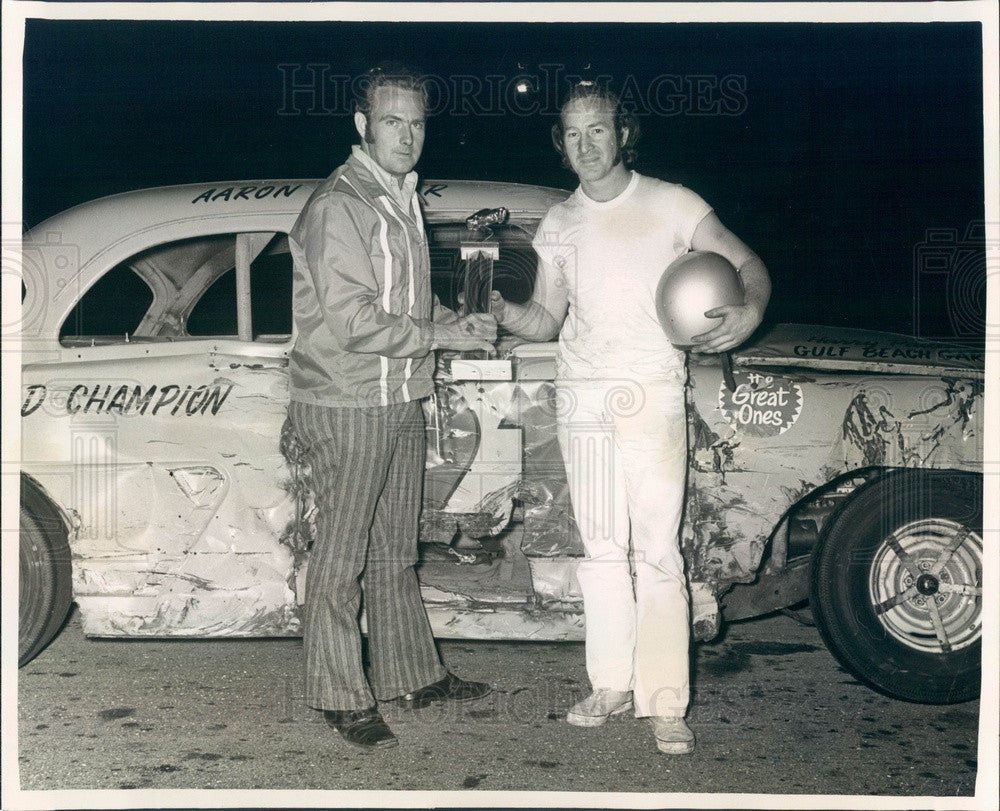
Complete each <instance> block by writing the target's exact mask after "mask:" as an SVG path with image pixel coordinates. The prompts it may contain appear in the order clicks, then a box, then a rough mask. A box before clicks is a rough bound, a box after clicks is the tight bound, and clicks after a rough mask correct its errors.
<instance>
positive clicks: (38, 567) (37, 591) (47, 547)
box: [17, 478, 73, 667]
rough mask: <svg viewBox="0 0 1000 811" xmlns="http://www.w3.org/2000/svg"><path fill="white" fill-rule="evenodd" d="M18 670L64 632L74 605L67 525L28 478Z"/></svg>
mask: <svg viewBox="0 0 1000 811" xmlns="http://www.w3.org/2000/svg"><path fill="white" fill-rule="evenodd" d="M18 587H19V594H18V604H19V605H18V645H17V666H18V667H22V666H23V665H25V664H27V663H28V662H30V661H31V660H32V659H33V658H34V657H35V656H37V655H38V654H39V653H40V652H41V650H42V648H44V647H45V646H46V645H47V644H48V643H49V642H50V641H51V640H52V638H53V637H54V636H55V635H56V634H57V633H58V631H59V629H60V628H61V627H62V624H63V622H64V621H65V619H66V615H67V614H68V613H69V608H70V605H71V604H72V602H73V585H72V576H71V568H70V550H69V543H68V541H67V538H66V526H65V524H63V522H62V519H61V518H60V517H59V514H58V513H57V512H56V510H55V508H54V507H53V506H52V505H51V503H49V502H48V500H47V499H46V498H45V497H44V496H43V495H42V493H41V492H40V491H39V489H38V487H37V485H34V484H33V483H32V482H31V481H29V480H28V479H25V478H22V479H21V521H20V565H19V580H18Z"/></svg>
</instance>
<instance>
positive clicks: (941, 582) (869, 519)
mask: <svg viewBox="0 0 1000 811" xmlns="http://www.w3.org/2000/svg"><path fill="white" fill-rule="evenodd" d="M982 514H983V501H982V478H981V477H980V476H976V475H973V474H967V473H957V472H953V471H936V470H903V471H895V472H893V473H890V474H887V475H885V476H883V477H881V478H879V479H877V480H875V481H874V482H871V483H870V484H868V485H866V486H864V487H863V488H861V489H860V490H859V491H857V492H856V493H855V494H854V495H853V496H852V497H851V498H850V499H849V500H848V501H847V502H846V503H845V505H844V506H843V507H842V508H841V509H840V510H839V511H838V512H837V514H836V515H835V516H834V517H833V519H832V520H831V522H830V524H829V526H828V528H827V529H826V531H825V532H824V533H823V537H822V538H821V539H820V542H819V545H818V546H817V548H816V552H815V558H814V561H813V571H812V584H811V602H812V607H813V613H814V615H815V617H816V621H817V625H818V626H819V628H820V631H821V632H822V634H823V638H824V640H825V641H826V644H827V646H828V647H829V648H830V650H831V651H832V652H833V654H834V655H835V656H836V657H837V658H838V659H839V660H840V662H841V663H842V664H843V665H844V666H845V667H847V668H848V669H849V670H850V671H851V672H852V673H853V674H854V675H856V676H857V677H859V678H860V679H862V680H863V681H865V682H867V683H868V684H870V685H872V686H873V687H875V688H876V689H878V690H880V691H882V692H884V693H886V694H888V695H890V696H893V697H895V698H902V699H906V700H909V701H919V702H924V703H931V704H948V703H956V702H960V701H968V700H970V699H973V698H975V697H976V696H977V695H978V694H979V682H980V656H981V635H982V592H983V539H982V526H983V518H982Z"/></svg>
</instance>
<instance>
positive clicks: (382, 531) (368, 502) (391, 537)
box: [288, 66, 496, 749]
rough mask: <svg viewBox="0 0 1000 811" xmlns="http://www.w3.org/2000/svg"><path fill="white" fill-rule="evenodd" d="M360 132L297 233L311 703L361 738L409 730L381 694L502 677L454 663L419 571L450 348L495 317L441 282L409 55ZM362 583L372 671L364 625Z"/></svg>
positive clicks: (429, 694)
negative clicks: (468, 306)
mask: <svg viewBox="0 0 1000 811" xmlns="http://www.w3.org/2000/svg"><path fill="white" fill-rule="evenodd" d="M364 79H365V80H364V81H363V82H362V87H361V91H360V93H359V95H358V98H357V99H356V105H357V111H356V113H355V116H354V122H355V126H356V127H357V130H358V134H359V135H360V136H361V143H360V145H356V146H355V147H354V148H353V151H352V154H351V156H350V157H349V158H348V160H347V162H346V163H345V164H344V165H343V166H341V167H340V168H338V169H337V170H336V171H335V172H334V173H333V174H332V175H331V176H330V177H329V178H327V180H326V181H324V182H323V183H321V184H320V185H319V186H318V187H317V189H316V191H315V192H314V193H313V195H312V197H311V198H310V199H309V201H308V203H306V206H305V208H304V209H303V211H302V213H301V214H300V215H299V218H298V220H297V221H296V223H295V226H294V227H293V228H292V231H291V232H290V234H289V238H288V241H289V246H290V249H291V252H292V257H293V263H294V270H293V312H294V318H295V324H296V328H297V337H296V341H295V346H294V348H293V350H292V352H291V355H290V358H289V375H290V396H291V404H290V406H289V419H290V421H291V423H292V427H293V429H294V431H295V434H296V436H297V438H298V440H299V441H300V442H301V443H302V444H303V445H304V447H305V449H306V455H307V459H308V461H309V463H310V466H311V470H312V479H313V482H312V483H313V490H314V492H315V496H316V507H317V521H316V529H317V532H316V540H315V542H314V544H313V548H312V551H311V555H310V560H309V569H308V574H307V577H306V606H305V634H304V636H305V649H306V701H307V702H308V703H309V704H310V705H311V706H313V707H315V708H317V709H320V710H323V711H324V717H325V718H326V720H327V722H328V723H329V724H330V725H331V726H332V727H334V728H335V729H337V731H338V732H340V734H341V735H342V736H343V737H344V739H345V740H347V741H348V742H349V743H352V744H354V745H357V746H360V747H363V748H366V749H376V748H384V747H388V746H394V745H395V744H396V743H397V740H396V738H395V736H394V735H393V734H392V732H391V730H390V729H389V728H388V726H387V725H386V724H385V722H384V720H383V719H382V717H381V715H380V714H379V712H378V709H377V707H376V703H375V702H376V699H378V700H389V699H396V700H397V701H398V702H399V703H401V704H402V705H403V706H405V707H410V708H417V707H422V706H426V705H427V704H429V703H431V702H432V701H437V700H459V701H462V700H472V699H476V698H481V697H482V696H485V695H487V694H488V693H489V692H490V691H491V688H490V687H489V685H487V684H482V683H477V682H466V681H463V680H461V679H459V678H457V677H456V676H454V675H452V674H451V673H449V672H448V671H447V670H445V668H444V666H443V665H442V664H441V661H440V658H439V657H438V654H437V650H436V648H435V646H434V640H433V637H432V635H431V628H430V623H429V622H428V619H427V613H426V611H425V610H424V607H423V604H422V602H421V599H420V590H419V586H418V583H417V578H416V574H415V572H414V569H413V567H414V564H415V563H416V561H417V530H418V526H419V520H418V519H419V512H420V503H421V484H422V480H423V469H424V458H425V438H424V421H423V411H422V408H421V405H420V400H422V399H423V398H425V397H428V396H429V395H430V394H431V392H432V389H433V382H432V380H431V375H432V373H433V370H434V353H433V350H434V349H435V348H436V347H442V348H450V349H490V348H491V344H490V342H491V341H493V340H495V339H496V321H495V320H494V318H493V316H492V315H488V314H476V315H470V316H467V317H465V318H458V317H457V316H456V315H455V314H454V313H452V312H451V311H449V310H446V309H444V308H442V307H441V306H440V304H438V303H437V302H436V301H435V300H434V298H433V294H432V293H431V289H430V260H429V256H428V249H427V238H426V236H425V234H424V227H423V220H422V218H421V210H420V205H419V198H418V195H417V193H416V185H417V175H416V173H415V172H414V171H413V167H414V166H415V165H416V163H417V160H418V159H419V157H420V153H421V150H422V148H423V142H424V124H425V113H426V92H425V89H424V86H423V85H422V83H421V81H420V80H419V78H418V77H417V76H416V74H414V73H413V72H412V71H410V70H409V69H407V68H404V67H402V66H385V67H380V68H375V69H373V70H371V71H369V72H368V73H367V74H366V76H365V77H364ZM362 585H363V591H364V605H365V614H366V617H367V621H368V647H369V654H370V655H369V659H370V664H371V670H370V682H369V679H368V678H366V676H365V673H364V671H363V669H362V661H361V632H360V628H359V624H358V617H359V610H360V605H361V594H362V588H361V587H362Z"/></svg>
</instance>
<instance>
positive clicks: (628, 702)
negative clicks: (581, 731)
mask: <svg viewBox="0 0 1000 811" xmlns="http://www.w3.org/2000/svg"><path fill="white" fill-rule="evenodd" d="M631 709H632V691H631V690H627V691H625V692H619V691H618V690H605V689H603V688H599V689H597V690H594V692H592V693H591V694H590V695H589V696H587V697H586V698H585V699H583V700H582V701H578V702H576V704H574V705H573V706H572V707H570V710H569V712H567V713H566V721H567V723H570V724H572V725H573V726H576V727H599V726H600V725H601V724H603V723H604V722H605V721H607V720H608V716H610V715H618V714H619V713H623V712H628V711H629V710H631Z"/></svg>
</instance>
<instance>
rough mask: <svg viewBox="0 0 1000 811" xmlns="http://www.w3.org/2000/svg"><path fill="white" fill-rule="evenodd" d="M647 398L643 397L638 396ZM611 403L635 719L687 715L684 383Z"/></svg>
mask: <svg viewBox="0 0 1000 811" xmlns="http://www.w3.org/2000/svg"><path fill="white" fill-rule="evenodd" d="M640 393H641V395H642V396H641V398H640V396H639V394H640ZM618 399H619V401H620V404H621V407H620V408H617V409H616V408H615V407H614V399H613V398H611V407H612V412H613V413H612V420H613V422H614V427H615V438H616V441H617V450H618V457H619V459H620V461H621V467H622V468H623V470H624V475H625V483H626V492H627V494H628V508H629V517H630V520H631V530H632V533H631V540H632V552H633V557H634V561H635V574H636V580H635V583H636V585H635V594H636V642H635V646H636V647H635V688H634V689H635V696H634V699H635V708H636V715H637V716H646V715H673V716H681V717H682V716H683V715H684V714H685V712H686V711H687V706H688V701H689V697H690V686H689V673H690V653H689V646H690V597H689V594H688V590H687V581H686V579H685V576H684V559H683V556H682V555H681V550H680V528H681V519H682V517H683V510H684V491H685V478H686V475H687V416H686V410H685V402H684V388H683V383H682V379H681V378H680V377H679V376H678V378H677V379H676V380H675V381H670V382H665V383H663V384H654V385H649V384H643V385H642V386H641V387H639V390H638V391H635V392H627V396H626V394H625V393H621V394H620V395H619V398H618Z"/></svg>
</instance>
